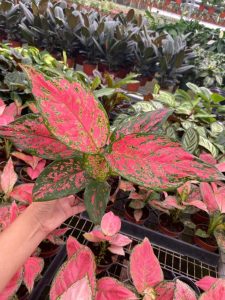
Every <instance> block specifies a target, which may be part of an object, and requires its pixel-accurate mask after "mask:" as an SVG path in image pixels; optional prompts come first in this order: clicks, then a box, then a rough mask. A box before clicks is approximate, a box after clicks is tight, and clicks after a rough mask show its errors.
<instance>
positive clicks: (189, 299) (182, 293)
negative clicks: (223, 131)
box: [172, 279, 197, 300]
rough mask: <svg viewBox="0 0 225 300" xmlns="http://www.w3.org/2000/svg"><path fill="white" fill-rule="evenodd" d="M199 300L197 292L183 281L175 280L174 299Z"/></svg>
mask: <svg viewBox="0 0 225 300" xmlns="http://www.w3.org/2000/svg"><path fill="white" fill-rule="evenodd" d="M181 299H182V300H197V297H196V294H195V292H194V291H193V290H192V289H191V288H190V287H189V286H188V285H187V284H186V283H184V282H183V281H180V280H179V279H177V280H176V281H175V290H174V297H173V299H172V300H181Z"/></svg>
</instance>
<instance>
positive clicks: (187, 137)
mask: <svg viewBox="0 0 225 300" xmlns="http://www.w3.org/2000/svg"><path fill="white" fill-rule="evenodd" d="M198 143H199V135H198V132H197V131H196V130H195V129H194V128H188V129H187V130H186V132H185V133H184V135H183V137H182V145H183V147H184V149H185V150H187V151H188V152H190V153H194V151H195V150H196V149H197V148H198Z"/></svg>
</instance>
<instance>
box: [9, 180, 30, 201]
mask: <svg viewBox="0 0 225 300" xmlns="http://www.w3.org/2000/svg"><path fill="white" fill-rule="evenodd" d="M33 188H34V183H24V184H20V185H17V186H15V187H14V188H13V190H12V192H11V193H10V197H11V198H13V199H14V200H16V201H19V202H24V203H27V204H31V203H32V191H33Z"/></svg>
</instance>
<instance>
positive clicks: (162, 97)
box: [153, 91, 177, 108]
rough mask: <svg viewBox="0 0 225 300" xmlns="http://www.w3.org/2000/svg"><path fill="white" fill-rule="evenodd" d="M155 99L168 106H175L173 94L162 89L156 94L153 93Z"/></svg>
mask: <svg viewBox="0 0 225 300" xmlns="http://www.w3.org/2000/svg"><path fill="white" fill-rule="evenodd" d="M153 96H154V99H155V100H158V101H160V102H162V103H164V104H166V105H168V106H169V107H173V108H176V106H177V102H176V100H175V96H174V95H172V94H170V93H168V92H164V91H160V92H159V94H158V95H155V94H154V95H153Z"/></svg>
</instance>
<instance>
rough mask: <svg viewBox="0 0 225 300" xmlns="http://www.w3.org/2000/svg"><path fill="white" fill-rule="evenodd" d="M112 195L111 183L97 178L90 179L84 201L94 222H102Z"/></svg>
mask: <svg viewBox="0 0 225 300" xmlns="http://www.w3.org/2000/svg"><path fill="white" fill-rule="evenodd" d="M109 195H110V185H109V184H108V183H107V182H106V181H105V182H100V181H97V180H90V181H89V182H88V184H87V186H86V189H85V192H84V203H85V206H86V208H87V212H88V215H89V217H90V219H91V221H92V222H94V223H95V224H100V222H101V219H102V216H103V215H104V212H105V209H106V206H107V203H108V200H109Z"/></svg>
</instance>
